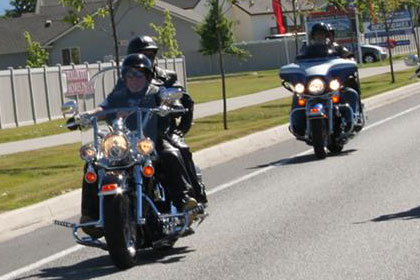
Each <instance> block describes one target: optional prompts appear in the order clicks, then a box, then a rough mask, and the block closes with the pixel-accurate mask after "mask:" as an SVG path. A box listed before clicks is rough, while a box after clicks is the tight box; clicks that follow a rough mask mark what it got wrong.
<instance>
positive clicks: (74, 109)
mask: <svg viewBox="0 0 420 280" xmlns="http://www.w3.org/2000/svg"><path fill="white" fill-rule="evenodd" d="M61 112H62V113H63V115H66V114H72V115H74V114H77V113H78V112H79V106H78V105H77V102H76V101H74V100H71V101H68V102H66V103H64V104H63V105H62V106H61Z"/></svg>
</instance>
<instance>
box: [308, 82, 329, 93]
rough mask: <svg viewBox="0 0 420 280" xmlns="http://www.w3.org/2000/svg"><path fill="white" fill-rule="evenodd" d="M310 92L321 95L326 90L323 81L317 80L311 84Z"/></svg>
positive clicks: (309, 86) (309, 85)
mask: <svg viewBox="0 0 420 280" xmlns="http://www.w3.org/2000/svg"><path fill="white" fill-rule="evenodd" d="M308 90H309V92H310V93H312V94H320V93H322V92H324V90H325V83H324V81H323V80H321V79H319V78H315V79H313V80H311V81H310V82H309V84H308Z"/></svg>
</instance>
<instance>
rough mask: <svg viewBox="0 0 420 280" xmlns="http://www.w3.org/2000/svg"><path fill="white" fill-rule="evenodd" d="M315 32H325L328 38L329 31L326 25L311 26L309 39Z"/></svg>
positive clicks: (321, 23)
mask: <svg viewBox="0 0 420 280" xmlns="http://www.w3.org/2000/svg"><path fill="white" fill-rule="evenodd" d="M330 26H331V25H330ZM317 32H325V34H326V36H327V37H329V35H330V30H329V27H328V25H327V24H325V23H323V22H319V23H316V24H315V25H314V26H312V30H311V39H312V38H313V37H314V35H315V33H317Z"/></svg>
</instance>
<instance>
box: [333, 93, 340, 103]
mask: <svg viewBox="0 0 420 280" xmlns="http://www.w3.org/2000/svg"><path fill="white" fill-rule="evenodd" d="M331 99H332V102H333V103H334V104H337V103H339V102H340V96H338V95H333V97H332V98H331Z"/></svg>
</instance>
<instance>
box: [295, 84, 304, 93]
mask: <svg viewBox="0 0 420 280" xmlns="http://www.w3.org/2000/svg"><path fill="white" fill-rule="evenodd" d="M304 91H305V86H304V85H303V84H301V83H297V84H296V85H295V92H297V93H299V94H302V93H303V92H304Z"/></svg>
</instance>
